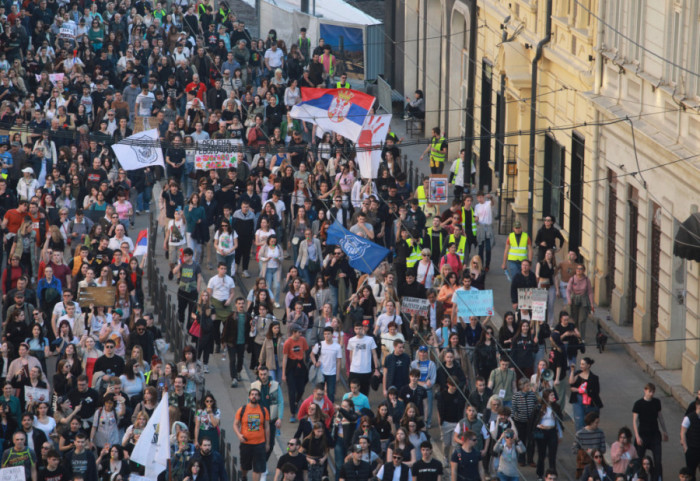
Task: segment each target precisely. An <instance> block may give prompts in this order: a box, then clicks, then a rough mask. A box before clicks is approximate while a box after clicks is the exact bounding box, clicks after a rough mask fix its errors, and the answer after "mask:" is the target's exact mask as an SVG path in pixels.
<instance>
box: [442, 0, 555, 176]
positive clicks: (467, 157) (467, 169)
mask: <svg viewBox="0 0 700 481" xmlns="http://www.w3.org/2000/svg"><path fill="white" fill-rule="evenodd" d="M550 1H551V0H550ZM476 2H477V0H468V1H467V2H466V3H467V6H468V8H469V66H468V70H467V79H468V82H469V84H468V86H467V111H466V116H465V120H464V127H465V128H464V135H465V137H466V142H465V145H464V163H465V164H466V163H467V162H469V164H468V165H463V166H462V170H463V171H464V172H463V174H464V186H465V188H466V186H470V187H471V171H472V169H471V163H472V161H473V150H474V83H475V82H476V33H477V28H478V27H477V25H478V22H477V13H478V12H477V7H476ZM445 160H447V159H445Z"/></svg>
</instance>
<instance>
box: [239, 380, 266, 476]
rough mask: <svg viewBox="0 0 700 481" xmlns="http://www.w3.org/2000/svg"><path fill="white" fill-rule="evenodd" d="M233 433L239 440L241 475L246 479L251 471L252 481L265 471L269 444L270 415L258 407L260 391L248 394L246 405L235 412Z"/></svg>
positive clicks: (255, 390)
mask: <svg viewBox="0 0 700 481" xmlns="http://www.w3.org/2000/svg"><path fill="white" fill-rule="evenodd" d="M233 431H234V432H235V433H236V436H238V439H239V440H240V443H241V444H240V459H241V474H242V476H243V479H244V480H245V479H247V475H248V471H253V481H260V475H261V474H262V473H264V472H265V471H266V470H267V447H268V446H269V444H270V443H271V436H270V413H269V412H268V410H267V408H265V407H263V406H261V405H260V391H259V390H258V389H255V388H253V389H251V390H250V391H249V392H248V404H246V405H245V406H243V407H241V408H239V409H238V411H236V417H235V419H234V421H233Z"/></svg>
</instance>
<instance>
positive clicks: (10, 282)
mask: <svg viewBox="0 0 700 481" xmlns="http://www.w3.org/2000/svg"><path fill="white" fill-rule="evenodd" d="M19 261H20V256H18V255H13V256H12V258H11V259H10V267H8V268H7V269H5V270H4V271H3V272H2V294H3V296H5V295H7V293H8V292H10V291H11V290H12V289H14V288H15V287H17V280H18V279H19V278H20V277H22V274H23V273H24V272H23V271H22V266H21V265H20V263H19Z"/></svg>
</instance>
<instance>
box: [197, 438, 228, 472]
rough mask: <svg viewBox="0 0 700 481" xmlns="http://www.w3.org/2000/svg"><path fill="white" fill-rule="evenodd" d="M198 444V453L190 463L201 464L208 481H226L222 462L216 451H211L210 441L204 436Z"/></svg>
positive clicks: (224, 467)
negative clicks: (196, 462)
mask: <svg viewBox="0 0 700 481" xmlns="http://www.w3.org/2000/svg"><path fill="white" fill-rule="evenodd" d="M200 443H201V444H200V446H199V451H197V452H196V453H195V455H194V456H193V457H192V462H195V461H198V462H199V463H201V465H202V467H203V468H204V472H205V473H206V475H207V477H208V478H209V481H228V475H227V474H226V466H225V465H224V460H223V458H222V457H221V454H219V452H218V451H212V449H211V439H209V438H207V437H206V436H205V437H203V438H202V439H201V441H200Z"/></svg>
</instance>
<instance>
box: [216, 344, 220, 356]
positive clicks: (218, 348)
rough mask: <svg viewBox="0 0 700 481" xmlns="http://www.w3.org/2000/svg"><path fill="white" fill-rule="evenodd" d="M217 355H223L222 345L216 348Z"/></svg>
mask: <svg viewBox="0 0 700 481" xmlns="http://www.w3.org/2000/svg"><path fill="white" fill-rule="evenodd" d="M216 353H217V354H221V346H220V345H217V346H216Z"/></svg>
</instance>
